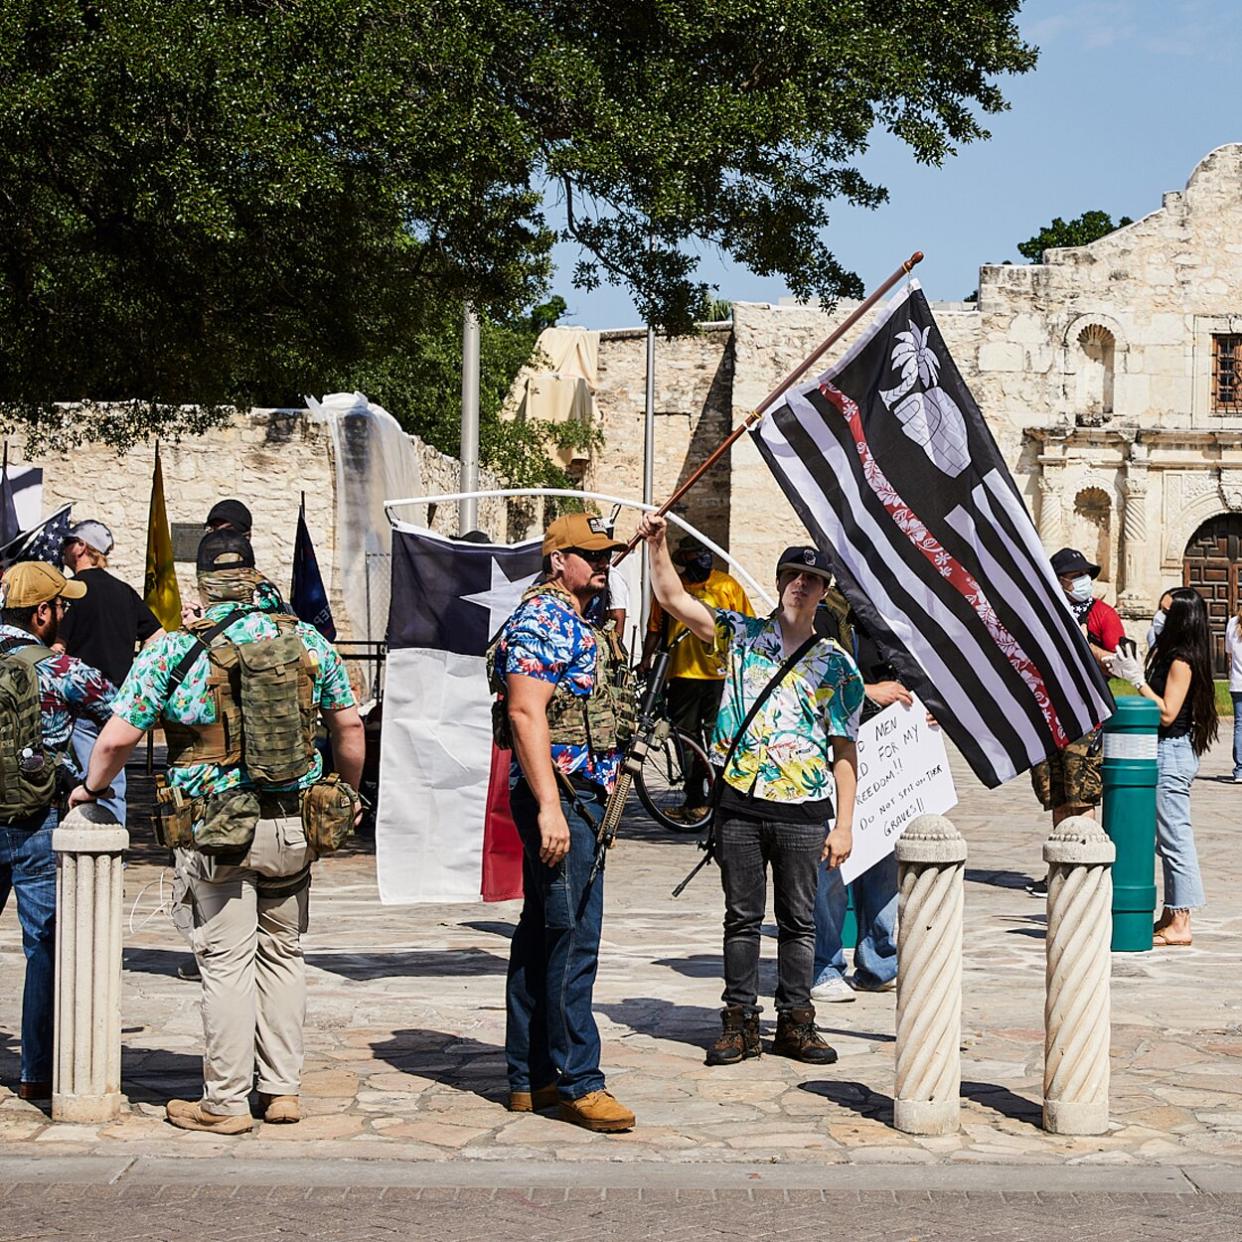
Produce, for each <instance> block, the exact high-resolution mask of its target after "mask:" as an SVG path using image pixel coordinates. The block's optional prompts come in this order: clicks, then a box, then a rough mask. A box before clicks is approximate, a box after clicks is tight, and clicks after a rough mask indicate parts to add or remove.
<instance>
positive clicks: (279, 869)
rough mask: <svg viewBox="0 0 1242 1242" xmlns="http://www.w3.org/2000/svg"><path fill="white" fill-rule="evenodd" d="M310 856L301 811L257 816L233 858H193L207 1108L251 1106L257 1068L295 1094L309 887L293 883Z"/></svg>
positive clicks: (269, 1089)
mask: <svg viewBox="0 0 1242 1242" xmlns="http://www.w3.org/2000/svg"><path fill="white" fill-rule="evenodd" d="M313 857H314V856H313V854H312V852H311V849H310V847H309V846H308V845H307V842H306V833H305V831H304V830H303V828H302V820H301V818H300V817H298V816H288V817H282V818H278V819H260V820H259V823H258V826H257V827H256V828H255V834H254V841H253V843H252V844H251V846H250V850H249V852H248V853H247V854H246V856H245V858H243V859H242V861H241V863H240V864H239V865H237V866H231V865H225V864H221V863H220V862H219V861H218V860H217V859H214V858H208V857H206V856H205V855H203V854H192V855H190V857H189V859H188V860H187V864H186V873H187V876H188V879H189V882H190V891H191V893H192V895H193V898H194V935H193V948H194V955H195V957H196V958H197V959H198V968H199V971H200V972H201V974H202V976H203V1041H204V1044H205V1045H206V1047H205V1052H204V1056H203V1099H202V1106H203V1109H204V1111H205V1112H209V1113H217V1114H221V1115H228V1116H235V1115H244V1114H246V1113H248V1112H249V1111H250V1108H249V1102H248V1101H249V1096H250V1090H251V1087H252V1085H253V1084H254V1079H255V1070H256V1068H257V1070H258V1089H259V1090H260V1091H263V1092H266V1093H267V1094H268V1095H296V1094H297V1093H298V1088H299V1084H300V1082H301V1077H302V1058H303V1049H302V1029H303V1025H304V1023H305V1020H306V963H305V961H304V959H303V957H302V939H301V938H302V933H303V932H304V931H305V930H306V926H307V919H308V917H309V911H310V889H309V885H308V884H302V885H301V886H299V887H297V888H296V891H294V892H288V891H287V890H288V889H289V888H290V886H291V883H293V882H294V881H296V878H297V877H298V876H299V875H301V874H302V873H304V872H307V870H308V868H309V866H310V864H311V862H312V861H313ZM307 878H309V877H307ZM282 882H283V883H282ZM282 888H283V889H284V890H286V891H284V892H282V891H281V889H282Z"/></svg>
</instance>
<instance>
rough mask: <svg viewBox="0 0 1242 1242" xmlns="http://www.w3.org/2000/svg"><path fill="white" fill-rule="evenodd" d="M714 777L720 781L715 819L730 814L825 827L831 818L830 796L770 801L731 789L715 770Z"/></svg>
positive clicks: (745, 817)
mask: <svg viewBox="0 0 1242 1242" xmlns="http://www.w3.org/2000/svg"><path fill="white" fill-rule="evenodd" d="M716 779H717V780H718V781H722V782H723V784H724V788H723V789H721V791H720V802H719V804H718V806H717V821H719V820H721V819H727V818H729V817H730V816H734V815H736V816H739V817H740V818H742V819H767V820H779V821H780V822H781V823H783V824H821V825H823V827H824V828H825V829H827V827H828V821H829V820H830V819H831V818H832V817H833V814H834V812H833V809H832V798H831V797H828V798H815V799H812V800H811V801H809V802H773V801H772V800H771V799H769V798H756V797H755V796H754V794H750V793H743V792H742V791H741V790H740V789H734V788H733V786H732V785H730V784H729V783H728V782H727V781H724V778H723V777H722V776H721V775H720V770H719V769H717V771H716Z"/></svg>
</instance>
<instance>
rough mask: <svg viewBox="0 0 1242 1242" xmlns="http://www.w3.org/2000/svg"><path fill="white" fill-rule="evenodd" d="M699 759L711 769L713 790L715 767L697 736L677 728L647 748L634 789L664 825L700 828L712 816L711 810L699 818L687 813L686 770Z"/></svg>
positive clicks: (676, 829)
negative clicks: (661, 743) (691, 816)
mask: <svg viewBox="0 0 1242 1242" xmlns="http://www.w3.org/2000/svg"><path fill="white" fill-rule="evenodd" d="M696 760H697V761H698V763H700V764H702V766H703V767H704V768H705V769H706V770H707V787H708V793H709V794H710V792H711V783H712V777H713V773H712V767H711V764H710V763H708V761H707V752H706V751H705V750H704V749H703V747H702V746H701V745H700V744H699V742H698V740H697V739H696V738H693V737H691V736H690V735H689V734H687V733H682V732H681V731H680V730H678V729H674V730H672V731H671V732H670V733H669V735H668V737H667V738H665V740H664V744H663V745H662V746H653V747H652V748H651V750H650V751H648V752H647V757H646V759H644V760H643V766H642V769H641V770H640V771H639V773H638V774H637V775H636V776H635V777H634V789H635V792H636V793H637V794H638V800H639V801H640V802H641V803H642V804H643V806H645V807H646V808H647V812H648V814H649V815H650V816H651V818H652V819H654V820H655V821H656V823H658V824H660V825H661V827H664V828H668V829H671V830H672V831H673V832H698V830H699V829H700V828H702V827H704V826H705V825H706V824H707V821H708V820H709V819H710V818H711V814H710V812H709V813H707V814H705V815H703V816H701V817H699V818H695V819H691V818H690V817H688V816H686V815H685V814H684V812H685V808H686V773H687V772H688V771H690V770H691V769H692V768H693V767H695V766H696V763H695V761H696ZM670 812H672V814H670Z"/></svg>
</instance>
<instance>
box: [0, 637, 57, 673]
mask: <svg viewBox="0 0 1242 1242" xmlns="http://www.w3.org/2000/svg"><path fill="white" fill-rule="evenodd" d="M55 654H56V652H54V651H51V650H49V649H48V648H47V647H45V646H43V644H42V643H40V642H39V641H38V640H37V639H34V640H32V641H30V642H27V641H26V640H25V639H24V638H6V639H3V640H0V655H6V656H12V657H13V659H15V660H20V661H21V662H22V663H23V664H28V665H30V667H31V668H34V666H35V665H36V664H42V663H43V661H44V660H50V659H51V658H52V657H53V656H54V655H55Z"/></svg>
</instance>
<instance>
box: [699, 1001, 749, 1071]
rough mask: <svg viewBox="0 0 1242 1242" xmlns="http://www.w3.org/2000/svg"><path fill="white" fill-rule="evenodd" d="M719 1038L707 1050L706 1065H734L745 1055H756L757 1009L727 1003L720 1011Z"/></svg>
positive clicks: (742, 1059)
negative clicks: (720, 1028)
mask: <svg viewBox="0 0 1242 1242" xmlns="http://www.w3.org/2000/svg"><path fill="white" fill-rule="evenodd" d="M720 1022H721V1027H722V1030H721V1032H720V1038H719V1039H718V1040H716V1042H715V1043H714V1044H712V1046H711V1047H710V1048H709V1049H708V1050H707V1058H706V1063H707V1064H708V1065H736V1064H737V1063H738V1062H739V1061H744V1060H745V1059H746V1058H747V1057H757V1056H758V1055H759V1054H760V1052H762V1051H763V1049H762V1048H761V1047H760V1045H759V1011H758V1010H757V1009H744V1008H742V1006H741V1005H729V1006H728V1007H727V1008H725V1009H722V1010H721V1011H720Z"/></svg>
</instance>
